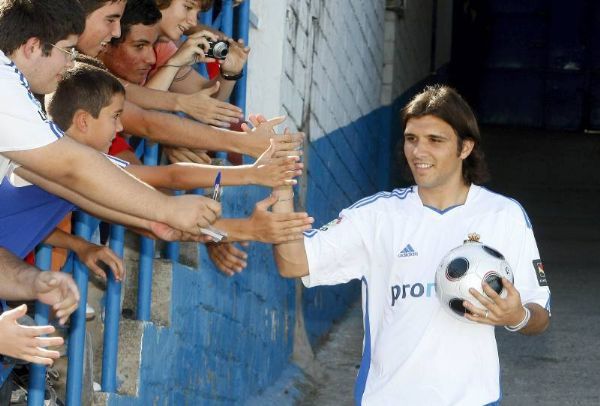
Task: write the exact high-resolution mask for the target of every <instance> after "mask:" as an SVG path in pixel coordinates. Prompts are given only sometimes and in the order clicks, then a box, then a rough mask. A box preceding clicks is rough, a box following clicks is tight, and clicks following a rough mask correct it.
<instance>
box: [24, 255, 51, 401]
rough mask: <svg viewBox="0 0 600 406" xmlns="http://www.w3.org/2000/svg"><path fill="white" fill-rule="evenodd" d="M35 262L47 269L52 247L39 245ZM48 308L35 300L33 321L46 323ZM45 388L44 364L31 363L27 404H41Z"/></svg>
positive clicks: (49, 264)
mask: <svg viewBox="0 0 600 406" xmlns="http://www.w3.org/2000/svg"><path fill="white" fill-rule="evenodd" d="M35 264H36V266H37V267H38V268H39V269H41V270H42V271H45V272H47V271H49V270H50V267H51V265H52V247H50V246H49V245H46V244H42V245H40V246H39V248H38V250H37V253H36V255H35ZM49 314H50V308H49V306H48V305H46V304H44V303H42V302H40V301H36V302H35V322H36V324H37V325H38V326H45V325H47V324H48V316H49ZM45 390H46V366H45V365H39V364H31V367H30V369H29V388H28V391H27V405H28V406H41V405H43V404H44V392H45Z"/></svg>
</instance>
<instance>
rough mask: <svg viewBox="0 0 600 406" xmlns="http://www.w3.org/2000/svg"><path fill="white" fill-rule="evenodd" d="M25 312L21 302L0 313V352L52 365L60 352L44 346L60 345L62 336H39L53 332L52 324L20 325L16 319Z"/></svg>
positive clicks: (28, 360)
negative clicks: (17, 305) (19, 304)
mask: <svg viewBox="0 0 600 406" xmlns="http://www.w3.org/2000/svg"><path fill="white" fill-rule="evenodd" d="M26 312H27V305H24V304H22V305H21V306H19V307H16V308H14V309H12V310H8V311H5V312H4V313H2V314H0V337H2V339H1V340H0V354H2V355H7V356H9V357H13V358H18V359H21V360H25V361H27V362H33V363H34V364H43V365H52V363H53V362H54V361H53V360H55V359H57V358H58V357H59V356H60V354H59V352H58V351H52V350H46V349H45V347H54V346H57V345H62V343H63V339H62V337H41V336H43V335H45V334H51V333H53V332H54V327H53V326H22V325H20V324H19V323H18V319H19V318H20V317H23V316H24V315H25V313H26Z"/></svg>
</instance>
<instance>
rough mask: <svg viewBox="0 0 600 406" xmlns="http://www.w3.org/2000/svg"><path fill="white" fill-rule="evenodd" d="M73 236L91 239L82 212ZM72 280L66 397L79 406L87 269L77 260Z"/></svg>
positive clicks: (88, 227)
mask: <svg viewBox="0 0 600 406" xmlns="http://www.w3.org/2000/svg"><path fill="white" fill-rule="evenodd" d="M75 235H78V236H80V237H82V238H84V239H85V240H88V241H89V239H90V238H91V235H92V229H91V217H90V216H89V215H88V214H85V213H83V212H76V213H75ZM73 279H75V283H76V284H77V288H78V289H79V296H80V301H79V306H78V307H77V310H75V313H73V315H72V316H71V327H70V329H69V342H68V345H67V348H68V357H69V363H68V369H67V396H66V401H67V405H69V406H78V405H80V404H81V389H82V386H83V355H84V349H85V305H86V303H87V291H88V269H87V267H86V266H85V265H83V264H82V263H81V262H80V261H79V259H75V266H74V268H73Z"/></svg>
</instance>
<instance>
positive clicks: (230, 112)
mask: <svg viewBox="0 0 600 406" xmlns="http://www.w3.org/2000/svg"><path fill="white" fill-rule="evenodd" d="M219 86H220V83H219V82H215V83H214V84H213V85H212V86H210V87H207V88H206V89H202V90H200V91H199V92H196V93H192V94H181V95H179V96H178V100H179V105H180V110H181V111H183V112H184V113H186V114H188V115H190V116H192V117H193V118H195V119H196V120H199V121H201V122H203V123H205V124H209V125H214V126H216V127H228V126H229V125H230V124H232V123H237V122H238V121H239V120H240V119H242V118H243V117H244V114H243V113H242V110H241V109H240V108H239V107H237V106H234V105H233V104H230V103H227V102H224V101H220V100H217V99H215V98H214V97H212V95H213V94H215V93H217V92H218V91H219Z"/></svg>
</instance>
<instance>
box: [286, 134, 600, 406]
mask: <svg viewBox="0 0 600 406" xmlns="http://www.w3.org/2000/svg"><path fill="white" fill-rule="evenodd" d="M483 134H484V140H485V143H484V146H485V150H486V153H487V155H488V161H489V165H490V170H491V173H492V175H493V179H492V181H491V182H490V183H489V185H488V187H489V188H491V189H492V190H494V191H497V192H499V193H502V194H506V195H509V196H511V197H514V198H516V199H517V200H518V201H520V202H521V204H522V205H523V206H524V207H525V209H526V210H527V212H528V214H529V216H530V218H531V220H532V222H533V226H534V232H535V234H536V238H537V241H538V245H539V248H540V253H541V257H542V260H543V261H544V269H545V271H546V274H547V275H548V281H549V284H550V288H551V290H552V322H551V327H550V328H549V330H548V331H547V332H545V333H544V334H543V335H541V336H537V337H524V336H522V335H520V334H510V333H508V332H506V331H504V329H497V330H496V336H497V340H498V346H499V349H500V359H501V366H502V387H503V399H502V404H503V405H504V406H511V405H519V406H520V405H557V406H558V405H561V406H562V405H600V351H599V350H598V349H597V346H598V343H599V342H600V295H599V294H598V293H597V290H596V289H597V287H600V135H591V134H572V133H549V132H542V131H530V130H517V129H504V128H486V129H484V130H483ZM361 343H362V319H361V312H360V307H359V306H355V307H354V308H352V309H351V310H350V311H349V313H348V315H347V316H346V318H345V319H344V320H342V321H341V322H340V323H339V324H338V325H336V326H335V328H334V330H333V331H332V332H331V335H330V339H329V340H328V342H326V343H325V344H324V345H323V346H322V347H321V348H320V349H318V350H317V352H316V356H315V368H312V371H311V373H310V375H308V376H307V379H306V381H305V382H302V383H300V384H298V387H299V388H300V389H301V391H302V396H301V398H300V400H299V401H298V402H297V404H298V405H302V406H304V405H306V406H308V405H350V404H352V401H353V400H352V391H353V384H354V377H355V376H356V373H357V366H358V364H359V363H360V353H361Z"/></svg>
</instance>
